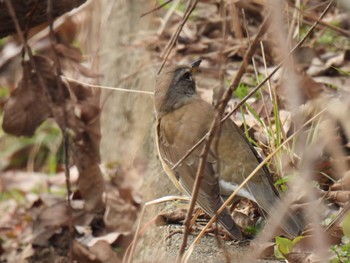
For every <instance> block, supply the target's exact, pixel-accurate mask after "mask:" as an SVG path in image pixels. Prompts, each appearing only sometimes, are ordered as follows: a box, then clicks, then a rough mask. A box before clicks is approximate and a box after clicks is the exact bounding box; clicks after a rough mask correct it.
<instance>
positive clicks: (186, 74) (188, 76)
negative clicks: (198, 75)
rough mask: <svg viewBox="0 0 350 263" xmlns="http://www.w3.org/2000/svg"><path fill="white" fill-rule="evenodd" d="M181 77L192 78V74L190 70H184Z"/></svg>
mask: <svg viewBox="0 0 350 263" xmlns="http://www.w3.org/2000/svg"><path fill="white" fill-rule="evenodd" d="M183 78H184V79H185V80H192V74H191V72H188V71H187V72H186V73H185V74H184V75H183Z"/></svg>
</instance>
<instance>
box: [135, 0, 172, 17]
mask: <svg viewBox="0 0 350 263" xmlns="http://www.w3.org/2000/svg"><path fill="white" fill-rule="evenodd" d="M172 1H173V0H168V1H166V2H165V3H164V4H161V5H159V6H157V7H155V8H153V9H152V10H150V11H147V12H145V13H143V14H141V15H140V18H141V17H144V16H146V15H149V14H151V13H153V12H155V11H157V10H159V9H161V8H162V7H164V6H166V5H167V4H169V3H171V2H172Z"/></svg>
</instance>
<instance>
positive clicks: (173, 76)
mask: <svg viewBox="0 0 350 263" xmlns="http://www.w3.org/2000/svg"><path fill="white" fill-rule="evenodd" d="M200 63H201V60H197V61H195V62H193V63H191V64H190V65H189V66H186V65H180V66H170V67H166V68H164V69H163V70H162V72H161V73H160V74H159V75H158V78H157V81H156V86H155V92H154V105H155V108H156V111H157V115H158V116H160V115H164V114H166V113H169V112H171V111H173V110H176V109H178V108H180V107H182V106H183V105H185V104H186V103H188V102H189V101H191V100H192V99H193V98H194V97H195V96H197V95H196V82H195V81H194V79H193V76H192V74H193V73H194V71H195V70H196V69H197V68H198V67H199V65H200Z"/></svg>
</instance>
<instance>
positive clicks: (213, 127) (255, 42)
mask: <svg viewBox="0 0 350 263" xmlns="http://www.w3.org/2000/svg"><path fill="white" fill-rule="evenodd" d="M269 16H270V15H268V16H267V17H266V18H265V20H264V22H263V23H262V24H261V26H260V28H259V30H258V32H257V34H256V36H255V38H254V40H253V42H252V44H251V45H250V46H249V48H248V50H247V52H246V54H245V56H244V58H243V61H242V63H241V66H240V68H239V70H238V72H237V75H236V77H235V79H234V80H233V82H232V84H231V85H230V89H228V90H227V91H226V92H225V94H224V96H223V99H222V100H221V102H220V103H219V106H218V110H217V112H216V115H215V119H214V121H213V123H212V125H211V127H210V130H209V132H208V133H207V135H206V142H205V145H204V147H203V150H202V152H201V155H200V160H199V166H198V170H197V174H196V179H195V182H194V186H193V190H192V198H191V203H190V206H189V208H188V211H187V215H186V219H185V222H184V225H185V231H184V236H183V240H182V244H181V247H180V250H179V255H178V260H180V259H181V258H182V256H183V254H184V251H185V248H186V245H187V239H188V234H189V231H190V222H191V217H192V213H193V210H194V206H195V204H196V200H197V197H198V193H199V188H200V183H201V181H202V179H203V176H204V168H205V165H206V159H207V156H208V152H209V149H210V146H211V143H212V141H213V140H214V137H215V135H216V134H217V132H218V131H219V129H220V126H221V118H222V115H223V113H224V111H225V108H226V105H227V103H228V101H229V100H230V98H231V96H232V93H233V91H234V90H235V88H236V87H237V86H238V83H239V82H240V80H241V78H242V76H243V74H244V72H245V70H246V68H247V66H248V63H249V61H250V60H251V59H252V57H253V54H254V51H255V50H256V48H257V47H258V44H259V41H260V38H261V37H262V35H263V34H264V33H265V31H266V28H267V27H266V25H267V21H268V18H269Z"/></svg>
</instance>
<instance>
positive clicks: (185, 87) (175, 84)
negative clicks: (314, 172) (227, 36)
mask: <svg viewBox="0 0 350 263" xmlns="http://www.w3.org/2000/svg"><path fill="white" fill-rule="evenodd" d="M200 63H201V60H197V61H194V62H193V63H191V64H189V65H170V66H167V67H165V68H164V69H163V70H162V71H161V72H160V73H159V74H158V76H157V79H156V84H155V90H154V108H155V113H156V114H155V115H156V125H155V129H156V131H155V132H156V136H155V140H156V145H157V150H158V155H159V157H160V158H159V159H160V160H161V163H162V166H163V168H164V170H165V172H166V174H167V175H168V176H169V178H170V179H171V181H172V182H173V183H174V185H175V186H176V187H177V188H178V189H179V190H180V191H181V192H182V193H184V194H186V195H189V196H191V193H192V189H193V185H194V181H195V177H196V172H197V169H198V166H199V162H200V155H201V151H202V149H203V147H204V143H202V144H200V145H199V146H198V147H197V148H196V149H195V150H194V151H193V152H192V153H191V154H190V155H189V156H188V157H187V158H186V159H185V160H184V161H183V162H182V163H181V164H180V165H179V166H178V167H176V168H175V169H172V167H173V166H174V165H175V164H176V163H177V162H178V161H179V160H180V159H181V158H182V157H183V156H184V155H185V154H186V153H187V152H188V151H189V149H190V148H191V147H192V146H193V145H194V144H196V143H197V142H198V141H199V140H200V139H201V138H202V137H203V136H205V135H206V134H207V133H208V131H209V129H210V127H211V125H212V122H213V120H214V118H215V114H216V110H215V108H214V107H213V106H212V105H211V104H209V103H207V102H206V101H204V100H203V99H202V98H201V97H200V96H199V95H198V94H197V91H196V82H195V79H194V76H193V74H194V73H195V71H196V70H197V69H198V67H199V65H200ZM218 136H219V137H218V143H217V147H214V146H213V145H211V146H210V149H209V153H208V157H207V159H206V162H205V167H204V172H203V179H202V181H201V184H200V188H199V194H198V197H197V200H196V202H197V205H199V206H200V207H201V208H202V210H203V211H204V212H205V213H207V214H208V215H209V216H214V215H215V213H216V212H217V210H218V209H219V208H220V207H221V205H222V204H223V200H225V199H227V198H228V197H229V196H230V195H231V194H232V193H233V192H234V190H235V189H237V187H238V186H239V185H240V184H241V183H242V182H243V181H244V179H245V178H246V177H247V176H249V174H250V173H251V172H252V171H253V170H254V169H255V168H256V167H257V166H258V165H259V164H260V162H261V157H260V156H259V154H258V153H257V152H256V150H255V149H254V147H253V146H252V145H251V144H250V143H249V142H248V140H247V139H246V137H245V136H244V134H243V133H242V132H241V130H240V129H239V127H238V126H237V125H236V124H235V123H234V122H233V121H232V120H231V119H228V120H226V121H224V122H223V123H222V125H221V128H220V133H219V135H218ZM237 198H238V199H241V198H247V199H249V200H251V201H253V202H254V203H256V204H257V205H258V207H259V208H260V209H261V210H262V213H267V214H268V213H269V212H270V210H271V208H272V207H273V206H274V204H275V203H276V201H277V200H279V199H280V195H279V192H278V190H277V189H276V187H275V186H274V184H273V181H272V177H271V175H270V173H269V170H268V168H267V167H266V166H263V168H262V169H260V170H259V171H258V173H257V174H256V175H255V176H254V177H253V178H252V179H251V180H250V181H249V182H248V183H247V184H246V186H245V187H244V188H242V189H241V190H240V191H239V192H238V196H237ZM285 221H286V223H284V224H283V225H282V228H283V229H284V230H285V232H287V233H288V234H289V235H291V236H297V235H298V234H299V233H300V231H301V229H302V228H303V223H302V221H301V220H300V219H299V218H297V217H296V216H294V215H293V214H290V215H289V216H288V219H287V220H285ZM218 222H219V223H220V224H221V225H222V226H223V227H224V228H225V229H226V230H227V231H228V232H229V233H230V235H231V236H232V237H233V238H234V239H235V240H242V239H243V238H244V237H243V234H242V231H241V229H240V228H239V227H238V225H237V224H236V223H235V222H234V220H233V218H232V216H231V215H230V213H229V211H228V209H227V208H226V209H225V210H223V211H222V212H221V214H219V215H218Z"/></svg>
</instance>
